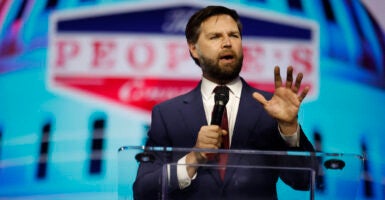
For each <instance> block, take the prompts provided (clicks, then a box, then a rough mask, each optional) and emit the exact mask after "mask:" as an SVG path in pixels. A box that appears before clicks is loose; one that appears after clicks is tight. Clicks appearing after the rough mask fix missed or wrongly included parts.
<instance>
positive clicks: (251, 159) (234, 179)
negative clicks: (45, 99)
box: [118, 146, 364, 200]
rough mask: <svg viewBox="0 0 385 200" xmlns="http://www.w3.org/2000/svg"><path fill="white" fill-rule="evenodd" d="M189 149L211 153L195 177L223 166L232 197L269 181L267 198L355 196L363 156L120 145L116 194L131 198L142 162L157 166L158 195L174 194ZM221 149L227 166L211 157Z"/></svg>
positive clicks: (250, 194)
mask: <svg viewBox="0 0 385 200" xmlns="http://www.w3.org/2000/svg"><path fill="white" fill-rule="evenodd" d="M191 151H195V152H205V153H210V155H211V157H213V158H212V159H211V160H210V161H208V162H206V163H205V164H199V165H194V167H198V168H199V169H202V171H201V172H200V171H198V174H197V177H198V176H200V175H201V176H203V175H207V174H213V179H215V174H216V172H215V171H218V170H219V169H221V168H222V169H223V168H225V170H226V175H225V179H224V181H226V180H227V181H228V182H230V184H233V185H234V186H231V189H232V191H231V195H232V198H230V199H261V198H260V197H259V194H260V193H264V192H266V191H267V190H268V189H266V188H264V187H265V186H266V185H269V184H274V186H275V188H274V189H275V191H276V194H275V195H276V196H272V197H271V198H267V199H301V200H302V199H317V200H318V199H356V195H357V191H358V187H359V183H360V178H361V172H362V167H363V161H364V157H363V156H361V155H357V154H341V153H321V152H297V151H256V150H208V149H188V148H171V147H142V146H124V147H121V148H120V149H119V151H118V199H119V200H127V199H134V196H133V185H134V182H135V180H136V176H137V171H138V168H139V166H140V163H142V164H145V165H147V166H149V165H157V167H156V169H157V170H159V172H160V173H159V176H160V177H158V181H157V180H153V183H155V187H156V191H157V194H156V196H157V198H156V199H173V198H171V196H172V194H170V189H169V188H179V185H178V183H177V182H175V181H172V177H173V176H174V175H173V174H172V173H173V170H174V169H175V170H176V169H177V168H178V167H184V168H185V167H186V166H185V165H183V166H182V165H178V163H177V159H178V158H180V157H182V156H183V155H186V154H187V153H189V152H191ZM219 154H226V155H227V156H228V160H227V164H226V165H223V164H222V165H221V164H218V162H216V161H215V157H217V156H218V155H219ZM160 160H163V161H162V162H160ZM207 171H208V173H207V174H205V172H207ZM217 177H218V176H217ZM277 177H278V178H277ZM249 179H250V180H253V182H252V184H250V182H248V181H249ZM270 179H271V180H270ZM218 180H219V179H218ZM255 180H260V181H255ZM193 181H194V180H193ZM296 182H297V183H296ZM243 183H245V184H243ZM246 183H247V184H246ZM204 184H205V183H203V184H202V185H203V186H196V187H201V188H198V189H197V191H204V190H205V187H206V186H204ZM211 184H212V183H211ZM151 185H154V184H151ZM149 187H150V186H149ZM238 187H239V188H238ZM238 189H239V194H238ZM207 195H210V191H209V192H206V194H205V198H203V199H211V198H207ZM212 195H213V198H212V199H222V198H218V194H216V193H214V192H213V193H212ZM223 195H226V194H223ZM174 198H175V197H174ZM183 199H184V198H183ZM186 199H188V198H187V197H186ZM223 199H228V198H223ZM264 199H265V198H264Z"/></svg>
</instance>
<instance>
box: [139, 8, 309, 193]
mask: <svg viewBox="0 0 385 200" xmlns="http://www.w3.org/2000/svg"><path fill="white" fill-rule="evenodd" d="M241 31H242V25H241V22H240V21H239V16H238V14H237V13H236V12H235V11H234V10H231V9H228V8H225V7H222V6H208V7H206V8H204V9H202V10H199V11H198V12H196V13H195V14H194V15H193V16H192V17H191V18H190V20H189V22H188V24H187V26H186V32H185V34H186V38H187V43H188V47H189V51H190V54H191V56H192V58H193V59H194V61H195V63H196V64H197V65H198V66H200V68H201V69H202V80H201V82H200V83H199V84H198V86H197V87H196V88H195V89H193V90H192V91H190V92H188V93H187V94H184V95H181V96H179V97H176V98H173V99H171V100H168V101H166V102H163V103H161V104H159V105H156V106H155V107H154V108H153V111H152V122H151V128H150V130H149V132H148V141H147V144H146V145H147V146H171V147H183V148H196V149H199V148H203V149H219V148H223V145H224V144H222V142H223V141H224V140H225V137H227V136H228V138H229V141H228V143H229V144H228V145H229V147H227V148H230V149H253V150H300V151H313V147H312V145H311V143H310V142H309V141H308V139H307V138H306V136H305V134H304V133H303V131H302V129H301V127H300V125H299V124H298V119H297V116H298V110H299V107H300V104H301V102H302V100H303V99H304V98H305V96H306V94H307V93H308V91H309V88H305V89H304V90H303V91H302V92H301V93H299V94H298V92H299V90H300V85H301V80H302V76H303V75H302V74H301V73H300V74H298V76H297V78H296V80H295V81H294V82H293V68H292V67H289V68H288V70H287V80H286V83H285V84H283V83H282V80H281V76H280V70H279V67H276V68H275V69H274V76H275V87H276V89H275V92H274V94H270V93H268V92H265V91H261V90H257V89H254V88H252V87H251V86H249V85H248V84H247V83H246V82H245V81H244V80H243V79H242V78H241V77H239V73H240V71H241V68H242V62H243V53H242V35H241ZM218 85H220V86H224V85H225V86H226V87H225V88H228V89H225V90H226V91H227V92H228V93H229V94H228V95H229V97H228V99H229V100H228V103H227V104H226V106H225V107H226V113H227V120H226V121H227V123H228V126H227V127H226V128H223V127H221V126H219V125H208V124H210V122H211V121H212V120H213V119H211V118H212V112H213V107H214V104H215V101H214V98H215V94H214V92H213V91H214V88H216V87H217V86H218ZM225 129H228V130H225ZM216 159H218V158H217V157H216V155H213V154H212V153H205V152H204V151H193V152H188V153H186V154H185V155H180V154H173V155H167V156H161V155H156V158H155V160H154V161H153V162H148V163H141V164H140V168H139V170H138V174H137V178H136V181H135V184H134V187H133V189H134V196H135V198H136V199H154V198H158V197H159V194H160V193H161V192H160V190H161V188H160V187H159V184H160V177H161V173H162V166H163V165H164V164H165V163H176V162H178V164H181V165H180V166H178V167H169V168H168V172H169V174H170V175H169V177H168V179H169V185H168V186H169V188H167V194H163V195H167V197H168V198H170V199H213V198H214V199H240V198H246V197H252V196H254V197H255V196H258V197H261V198H268V199H275V198H276V195H277V194H276V191H275V183H276V182H277V180H278V177H281V178H282V179H283V180H284V181H285V180H287V181H285V182H287V183H291V186H292V187H294V188H298V189H308V185H307V182H306V181H305V184H302V185H301V181H303V180H305V179H301V180H295V179H296V178H293V177H290V175H289V176H285V175H282V174H279V173H276V172H272V171H263V170H260V171H259V172H260V173H255V171H250V170H246V169H236V170H235V171H234V170H231V173H230V172H228V171H230V170H226V172H225V175H224V177H221V178H219V177H220V176H219V173H220V172H219V170H213V169H207V168H204V167H197V165H194V164H205V163H215V162H216ZM228 159H230V158H228ZM237 161H238V162H240V163H241V164H242V163H248V164H250V163H254V162H255V164H256V165H258V162H257V161H256V160H253V159H250V158H247V156H245V157H242V158H238V159H237ZM183 164H187V165H183ZM186 166H187V167H186ZM297 178H298V177H297ZM298 181H299V182H298ZM175 182H176V183H177V184H175Z"/></svg>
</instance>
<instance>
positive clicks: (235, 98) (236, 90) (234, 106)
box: [177, 77, 299, 189]
mask: <svg viewBox="0 0 385 200" xmlns="http://www.w3.org/2000/svg"><path fill="white" fill-rule="evenodd" d="M217 85H218V84H216V83H213V82H211V81H209V80H207V79H205V78H202V83H201V93H202V100H203V107H204V110H205V114H206V120H207V124H210V122H211V113H212V110H213V108H214V96H215V94H214V88H215V87H216V86H217ZM226 86H227V87H228V88H229V89H230V92H229V101H228V102H227V104H226V110H227V117H228V123H229V139H230V146H231V140H232V136H233V131H234V125H235V119H236V116H237V113H238V107H239V102H240V99H241V91H242V81H241V79H240V78H239V77H238V78H237V79H235V80H234V81H232V82H230V83H228V84H226ZM278 129H279V127H278ZM298 131H299V128H297V131H296V133H293V135H290V136H285V135H283V134H282V133H281V136H282V138H283V139H284V140H285V141H286V142H287V143H288V144H289V146H298V145H299V144H298V143H299V134H298ZM185 164H186V156H184V157H182V158H181V159H179V160H178V167H177V177H178V181H179V187H180V189H184V188H186V187H188V186H189V185H190V184H191V180H194V179H195V177H196V175H197V174H195V175H194V177H192V178H190V177H189V175H188V173H187V169H186V165H185Z"/></svg>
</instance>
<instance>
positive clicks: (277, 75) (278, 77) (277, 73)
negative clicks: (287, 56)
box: [274, 66, 282, 89]
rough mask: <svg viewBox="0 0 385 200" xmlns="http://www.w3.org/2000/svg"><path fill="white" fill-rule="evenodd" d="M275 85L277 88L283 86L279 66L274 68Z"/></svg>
mask: <svg viewBox="0 0 385 200" xmlns="http://www.w3.org/2000/svg"><path fill="white" fill-rule="evenodd" d="M274 85H275V89H277V88H279V87H281V86H282V78H281V72H280V70H279V67H278V66H275V68H274Z"/></svg>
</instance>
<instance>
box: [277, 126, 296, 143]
mask: <svg viewBox="0 0 385 200" xmlns="http://www.w3.org/2000/svg"><path fill="white" fill-rule="evenodd" d="M278 130H279V133H280V134H281V137H282V139H283V140H285V142H286V143H287V144H288V145H289V146H290V147H299V135H300V134H299V130H300V129H299V124H298V125H297V130H296V131H295V132H294V133H293V134H290V135H284V134H283V133H282V131H281V129H280V128H279V126H278Z"/></svg>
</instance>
